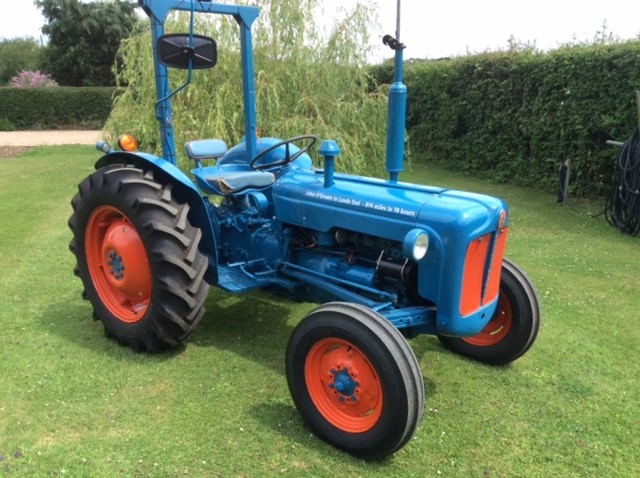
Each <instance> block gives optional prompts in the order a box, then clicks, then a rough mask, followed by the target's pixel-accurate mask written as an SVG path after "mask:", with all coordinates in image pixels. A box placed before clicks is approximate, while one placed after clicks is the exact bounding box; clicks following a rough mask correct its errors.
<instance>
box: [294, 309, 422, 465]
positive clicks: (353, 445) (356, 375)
mask: <svg viewBox="0 0 640 478" xmlns="http://www.w3.org/2000/svg"><path fill="white" fill-rule="evenodd" d="M286 374H287V381H288V384H289V390H290V391H291V395H292V397H293V401H294V403H295V404H296V407H297V408H298V411H299V412H300V414H301V415H302V417H303V418H304V419H305V421H306V422H307V423H308V425H309V426H310V427H311V429H312V430H313V431H314V432H315V433H316V434H317V435H318V436H320V437H321V438H323V439H324V440H326V441H327V442H329V443H331V444H333V445H334V446H336V447H338V448H341V449H344V450H346V451H348V452H350V453H352V454H353V455H356V456H359V457H361V458H365V459H380V458H384V457H385V456H387V455H389V454H391V453H393V452H395V451H396V450H398V449H400V448H401V447H403V446H404V445H405V444H406V443H407V442H408V441H409V440H410V439H411V437H412V436H413V434H414V432H415V430H416V428H417V426H418V424H419V422H420V420H421V418H422V412H423V409H424V384H423V381H422V374H421V373H420V369H419V366H418V362H417V360H416V358H415V355H414V354H413V351H412V350H411V348H410V347H409V344H408V343H407V341H406V340H405V339H404V337H402V335H401V334H400V332H398V330H397V329H396V328H395V327H393V326H392V325H391V324H390V323H389V322H388V321H387V320H386V319H385V318H384V317H382V316H380V315H379V314H377V313H376V312H374V311H372V310H370V309H367V308H366V307H362V306H359V305H356V304H350V303H341V302H332V303H328V304H324V305H322V306H320V307H318V308H316V309H315V310H313V311H312V312H311V313H310V314H308V315H307V316H306V317H305V318H304V319H303V320H302V322H300V324H299V325H298V326H297V327H296V329H295V330H294V331H293V333H292V335H291V338H290V339H289V344H288V346H287V354H286Z"/></svg>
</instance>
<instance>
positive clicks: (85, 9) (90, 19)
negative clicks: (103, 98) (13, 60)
mask: <svg viewBox="0 0 640 478" xmlns="http://www.w3.org/2000/svg"><path fill="white" fill-rule="evenodd" d="M35 4H36V5H37V6H38V7H39V8H40V9H41V10H42V14H43V16H44V18H45V19H46V21H47V23H46V24H45V25H44V27H42V32H43V33H44V34H46V35H48V36H49V43H48V44H47V46H46V54H45V56H44V59H45V69H46V71H49V72H51V74H52V75H53V77H54V79H55V80H56V81H57V82H58V83H59V84H60V85H64V86H113V85H114V84H115V80H114V78H113V74H112V73H111V67H112V66H113V64H114V61H115V60H116V52H117V50H118V47H119V46H120V42H121V40H122V39H123V38H126V37H128V36H129V34H130V33H131V32H132V31H133V30H135V26H136V24H137V22H138V19H137V16H136V14H135V10H134V9H135V4H133V3H131V2H127V1H122V0H111V1H108V2H104V1H96V2H90V3H85V2H81V1H79V0H36V1H35Z"/></svg>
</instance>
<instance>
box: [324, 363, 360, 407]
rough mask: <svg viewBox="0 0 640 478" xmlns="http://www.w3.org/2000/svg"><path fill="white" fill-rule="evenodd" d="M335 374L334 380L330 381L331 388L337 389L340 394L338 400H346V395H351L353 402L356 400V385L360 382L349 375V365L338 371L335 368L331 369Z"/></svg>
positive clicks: (350, 398)
mask: <svg viewBox="0 0 640 478" xmlns="http://www.w3.org/2000/svg"><path fill="white" fill-rule="evenodd" d="M331 374H332V375H333V381H332V382H329V388H332V389H334V390H336V391H337V392H338V393H339V394H340V395H339V396H338V400H340V401H341V402H342V401H344V397H349V400H351V401H352V402H355V401H356V398H357V397H356V390H357V389H356V387H357V386H358V382H357V381H356V380H354V379H353V378H352V377H351V375H349V370H348V369H347V367H345V368H343V369H342V370H339V371H337V372H336V370H335V369H331Z"/></svg>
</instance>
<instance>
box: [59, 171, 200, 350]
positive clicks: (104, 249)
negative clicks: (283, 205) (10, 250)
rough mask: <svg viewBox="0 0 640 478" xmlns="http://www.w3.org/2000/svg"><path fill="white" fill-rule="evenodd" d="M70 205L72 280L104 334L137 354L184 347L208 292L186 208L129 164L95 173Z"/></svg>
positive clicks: (166, 187) (197, 238) (148, 173)
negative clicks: (78, 282)
mask: <svg viewBox="0 0 640 478" xmlns="http://www.w3.org/2000/svg"><path fill="white" fill-rule="evenodd" d="M71 205H72V206H73V214H72V215H71V217H70V219H69V227H70V228H71V231H72V232H73V239H72V240H71V243H70V244H69V248H70V249H71V251H72V252H73V253H74V255H75V256H76V261H77V265H76V268H75V273H76V275H77V276H78V277H80V279H81V280H82V283H83V286H84V292H83V297H84V298H85V299H87V300H89V301H90V302H91V305H92V306H93V311H94V318H95V319H96V320H101V321H102V323H103V324H104V328H105V333H106V334H107V335H108V336H110V337H112V338H114V339H115V340H117V341H118V342H119V343H120V344H122V345H126V346H129V347H131V348H132V349H133V350H135V351H139V352H142V351H146V352H159V351H163V350H166V349H168V348H170V347H172V346H175V345H177V344H178V343H180V342H182V341H183V340H184V339H185V338H186V337H187V336H188V335H189V334H190V333H191V332H192V331H193V329H194V328H195V327H196V325H197V324H198V322H199V320H200V319H201V318H202V315H203V314H204V307H203V303H204V300H205V299H206V297H207V292H208V288H209V285H208V284H207V283H206V282H205V281H204V279H203V276H204V274H205V271H206V269H207V259H206V257H205V256H204V255H203V254H202V253H201V252H200V251H199V250H198V244H199V242H200V238H201V235H202V232H201V231H200V229H197V228H195V227H193V226H192V225H191V224H190V222H189V219H188V217H187V216H188V214H189V205H188V204H186V203H180V202H178V201H177V200H176V199H174V198H173V197H172V194H171V185H170V184H166V185H163V184H160V183H159V182H157V181H156V180H155V179H154V177H153V174H152V172H151V171H146V172H145V171H143V170H141V169H138V168H136V167H134V166H132V165H111V166H107V167H104V168H101V169H99V170H97V171H95V172H94V173H93V174H91V175H90V176H88V177H87V178H85V179H84V180H83V181H82V182H81V183H80V185H79V186H78V193H77V194H76V195H75V196H74V198H73V200H72V201H71Z"/></svg>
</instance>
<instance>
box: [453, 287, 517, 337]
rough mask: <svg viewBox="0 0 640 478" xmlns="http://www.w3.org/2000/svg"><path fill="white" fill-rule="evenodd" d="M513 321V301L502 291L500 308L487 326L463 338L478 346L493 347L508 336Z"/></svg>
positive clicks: (499, 302) (499, 300)
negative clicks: (477, 332)
mask: <svg viewBox="0 0 640 478" xmlns="http://www.w3.org/2000/svg"><path fill="white" fill-rule="evenodd" d="M512 323H513V313H512V311H511V303H510V302H509V299H508V298H507V296H506V295H505V293H504V292H502V291H500V295H499V297H498V308H497V309H496V313H495V314H494V316H493V318H492V319H491V320H490V321H489V323H488V324H487V325H486V327H485V328H484V329H483V330H482V332H480V333H479V334H477V335H474V336H472V337H466V338H464V339H462V340H464V341H465V342H467V343H468V344H471V345H475V346H477V347H491V346H492V345H496V344H498V343H499V342H501V341H502V340H504V338H505V337H506V336H507V334H508V333H509V331H510V330H511V325H512Z"/></svg>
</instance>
